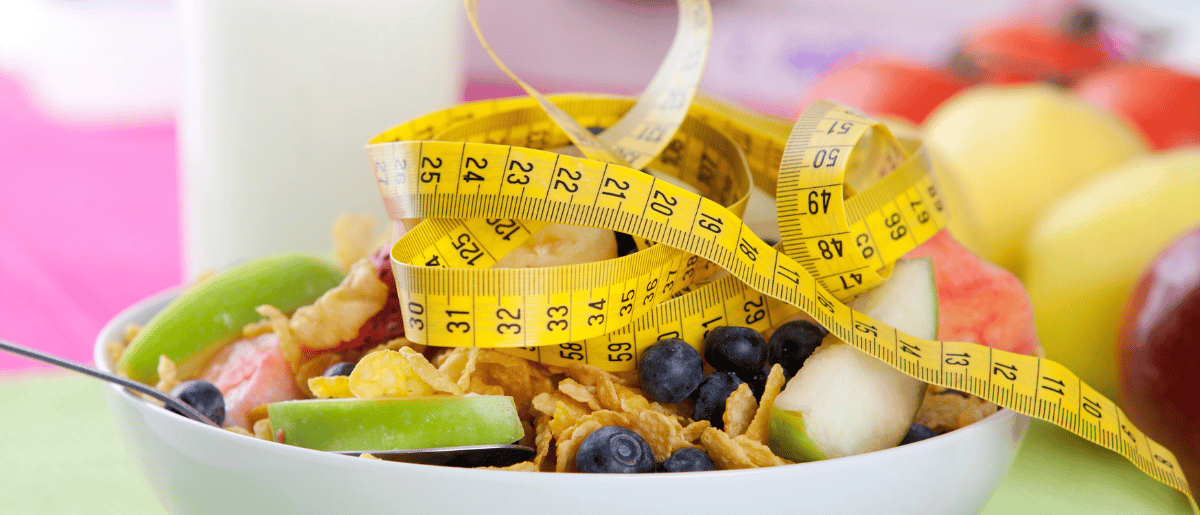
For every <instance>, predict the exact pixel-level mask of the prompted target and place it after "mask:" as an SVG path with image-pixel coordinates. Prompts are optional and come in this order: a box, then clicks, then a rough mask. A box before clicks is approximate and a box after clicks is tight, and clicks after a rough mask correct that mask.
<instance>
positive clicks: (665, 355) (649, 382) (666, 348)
mask: <svg viewBox="0 0 1200 515" xmlns="http://www.w3.org/2000/svg"><path fill="white" fill-rule="evenodd" d="M703 377H704V364H703V362H701V360H700V353H699V352H696V349H694V348H692V346H691V345H688V344H687V342H685V341H683V340H680V339H678V338H668V339H666V340H660V341H659V342H657V343H655V344H654V345H651V346H650V348H649V349H646V352H644V353H642V359H641V360H640V361H638V383H640V384H641V386H642V390H643V391H645V392H646V395H647V396H649V397H650V400H652V401H655V402H662V403H666V404H675V403H677V402H680V401H682V400H684V399H686V398H687V397H688V396H689V395H691V394H692V392H694V391H696V386H697V385H699V384H700V379H701V378H703Z"/></svg>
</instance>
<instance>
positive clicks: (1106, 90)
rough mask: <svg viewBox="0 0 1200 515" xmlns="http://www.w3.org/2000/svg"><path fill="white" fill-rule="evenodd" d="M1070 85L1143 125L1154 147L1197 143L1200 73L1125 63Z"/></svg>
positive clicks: (1199, 113) (1199, 140)
mask: <svg viewBox="0 0 1200 515" xmlns="http://www.w3.org/2000/svg"><path fill="white" fill-rule="evenodd" d="M1074 89H1075V93H1076V94H1078V95H1079V96H1081V97H1083V98H1085V99H1087V100H1089V101H1091V102H1092V103H1094V104H1096V105H1098V106H1100V107H1103V108H1105V109H1107V110H1109V111H1112V112H1114V113H1116V114H1118V115H1120V116H1123V117H1124V118H1125V119H1126V120H1128V121H1129V122H1130V123H1132V124H1133V125H1134V126H1136V127H1138V128H1139V129H1141V131H1142V134H1145V135H1146V138H1147V139H1149V140H1150V143H1151V144H1152V145H1153V146H1154V148H1155V149H1157V150H1164V149H1168V148H1173V147H1181V146H1185V145H1196V144H1200V77H1196V76H1194V75H1188V74H1186V73H1183V72H1180V71H1177V70H1173V69H1171V68H1168V67H1165V66H1160V65H1155V64H1149V63H1128V64H1123V65H1118V66H1114V67H1112V68H1108V69H1105V70H1101V71H1098V72H1095V73H1093V74H1090V75H1088V76H1086V77H1084V78H1083V79H1081V80H1080V81H1079V82H1078V83H1077V84H1076V85H1075V88H1074Z"/></svg>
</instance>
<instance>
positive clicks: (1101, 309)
mask: <svg viewBox="0 0 1200 515" xmlns="http://www.w3.org/2000/svg"><path fill="white" fill-rule="evenodd" d="M1198 223H1200V148H1191V149H1180V150H1173V151H1170V152H1167V153H1163V154H1157V155H1152V156H1145V157H1142V158H1139V159H1137V160H1136V161H1134V162H1130V163H1128V164H1127V165H1124V166H1121V167H1119V168H1117V169H1114V170H1111V171H1109V172H1107V173H1105V174H1103V175H1101V176H1099V177H1097V178H1095V179H1094V180H1092V181H1091V182H1089V183H1087V184H1085V185H1083V186H1082V187H1080V188H1079V189H1076V190H1075V191H1073V192H1071V193H1070V194H1069V195H1066V196H1064V197H1062V198H1060V199H1058V200H1057V201H1056V202H1055V203H1054V204H1053V205H1052V206H1051V208H1050V209H1049V210H1048V211H1046V213H1045V214H1044V215H1043V216H1042V217H1041V218H1040V219H1039V220H1038V221H1037V222H1036V223H1035V224H1034V225H1033V228H1032V230H1031V231H1030V235H1029V240H1028V242H1027V244H1026V249H1025V256H1024V264H1023V265H1022V267H1021V268H1022V270H1023V272H1022V273H1021V274H1020V276H1021V279H1022V280H1023V281H1024V282H1025V286H1026V288H1028V290H1029V297H1030V298H1031V299H1032V301H1033V310H1034V314H1035V316H1036V320H1037V328H1038V336H1039V337H1040V338H1041V341H1042V347H1043V348H1045V349H1046V357H1048V358H1050V359H1052V360H1054V361H1058V362H1060V363H1062V364H1063V365H1066V366H1067V368H1070V369H1071V371H1073V372H1075V373H1076V374H1078V375H1079V377H1080V378H1081V379H1083V380H1084V381H1085V382H1087V383H1088V384H1089V385H1091V386H1092V387H1093V388H1096V389H1097V390H1098V391H1099V392H1100V393H1102V394H1104V395H1106V396H1109V397H1114V395H1115V394H1116V393H1117V370H1116V364H1115V359H1116V358H1115V353H1116V343H1117V331H1118V328H1119V326H1120V323H1121V312H1122V311H1121V310H1122V308H1123V307H1124V305H1125V302H1126V301H1127V299H1128V298H1129V295H1130V294H1131V292H1132V291H1133V287H1134V283H1135V281H1137V278H1138V277H1139V274H1141V273H1142V271H1143V270H1145V269H1146V267H1147V266H1148V265H1149V264H1150V262H1151V261H1152V260H1153V259H1154V256H1155V255H1157V254H1158V253H1159V252H1160V251H1161V250H1162V249H1163V248H1165V247H1166V246H1167V244H1168V243H1170V242H1171V241H1174V240H1175V239H1176V238H1178V237H1179V236H1180V235H1182V234H1183V233H1184V232H1186V231H1187V230H1188V229H1190V228H1191V227H1194V226H1196V224H1198Z"/></svg>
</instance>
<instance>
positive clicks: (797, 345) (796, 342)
mask: <svg viewBox="0 0 1200 515" xmlns="http://www.w3.org/2000/svg"><path fill="white" fill-rule="evenodd" d="M827 334H829V332H828V331H826V330H825V328H823V327H821V326H819V325H817V324H814V323H812V322H809V321H808V320H792V321H791V322H788V323H786V324H783V325H781V326H779V328H778V329H775V332H773V333H771V340H770V341H768V342H767V361H768V362H770V363H779V364H780V365H783V368H785V369H787V370H791V371H792V373H795V372H796V371H797V370H800V367H801V366H804V361H805V360H807V359H808V357H809V356H811V355H812V353H813V351H814V350H817V346H819V345H821V340H824V339H825V336H826V335H827Z"/></svg>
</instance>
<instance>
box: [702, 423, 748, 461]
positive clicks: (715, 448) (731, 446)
mask: <svg viewBox="0 0 1200 515" xmlns="http://www.w3.org/2000/svg"><path fill="white" fill-rule="evenodd" d="M700 445H701V446H703V447H704V452H705V453H707V454H708V457H710V458H712V460H713V463H714V464H716V465H717V468H718V469H720V470H730V469H748V468H754V462H753V461H751V460H750V457H749V456H747V455H746V451H745V450H744V449H743V448H742V446H741V445H738V443H737V442H735V441H733V439H732V438H730V437H729V435H728V434H726V433H725V432H724V431H721V430H720V429H717V428H715V427H710V428H707V429H705V430H704V432H703V433H701V434H700Z"/></svg>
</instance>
